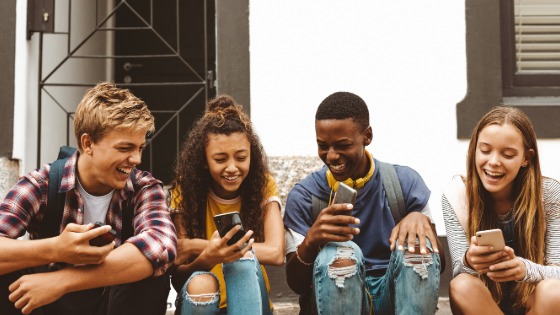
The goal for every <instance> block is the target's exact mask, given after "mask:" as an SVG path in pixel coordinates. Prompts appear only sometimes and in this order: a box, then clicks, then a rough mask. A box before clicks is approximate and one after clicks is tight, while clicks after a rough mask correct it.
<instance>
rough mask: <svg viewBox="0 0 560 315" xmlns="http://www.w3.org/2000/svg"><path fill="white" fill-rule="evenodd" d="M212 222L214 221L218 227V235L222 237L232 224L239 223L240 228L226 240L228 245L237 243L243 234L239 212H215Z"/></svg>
mask: <svg viewBox="0 0 560 315" xmlns="http://www.w3.org/2000/svg"><path fill="white" fill-rule="evenodd" d="M214 223H216V229H218V233H220V237H224V236H225V235H226V234H227V232H229V230H231V229H232V228H233V227H234V226H236V225H241V229H240V230H239V231H237V233H235V235H233V237H232V238H231V239H230V240H229V241H228V242H227V244H228V245H230V246H231V245H233V244H235V243H237V241H239V240H240V239H241V238H242V237H243V236H244V235H245V230H244V229H243V223H241V217H240V216H239V212H228V213H223V214H217V215H215V216H214Z"/></svg>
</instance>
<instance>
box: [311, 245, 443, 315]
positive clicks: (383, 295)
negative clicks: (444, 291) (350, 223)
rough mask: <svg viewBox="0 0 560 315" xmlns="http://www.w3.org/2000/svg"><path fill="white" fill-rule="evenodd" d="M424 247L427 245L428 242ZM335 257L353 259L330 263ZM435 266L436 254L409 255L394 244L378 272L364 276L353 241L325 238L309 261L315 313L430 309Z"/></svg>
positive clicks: (434, 301) (437, 265) (434, 291)
mask: <svg viewBox="0 0 560 315" xmlns="http://www.w3.org/2000/svg"><path fill="white" fill-rule="evenodd" d="M428 247H429V248H430V249H431V244H428ZM404 248H407V246H406V244H405V246H404ZM339 258H347V259H350V260H353V261H354V262H355V263H356V264H355V265H352V266H350V267H342V268H340V267H332V266H331V265H332V264H333V262H334V261H335V260H337V259H339ZM439 269H440V261H439V255H437V254H426V255H414V254H413V255H411V254H409V253H408V252H403V251H398V250H395V251H393V252H392V253H391V258H390V261H389V266H388V267H387V270H386V272H385V274H384V275H380V276H368V275H367V273H366V271H365V267H364V263H363V256H362V251H361V250H360V248H359V247H358V245H356V244H355V243H354V242H344V243H329V244H327V245H325V246H324V247H323V248H322V249H321V251H320V253H319V255H318V256H317V258H316V260H315V264H314V267H313V287H314V290H315V299H316V304H317V313H318V314H320V315H327V314H434V313H435V312H436V307H437V301H438V293H439V276H440V274H439Z"/></svg>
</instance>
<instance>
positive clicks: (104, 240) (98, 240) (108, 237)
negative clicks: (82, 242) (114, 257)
mask: <svg viewBox="0 0 560 315" xmlns="http://www.w3.org/2000/svg"><path fill="white" fill-rule="evenodd" d="M93 225H94V227H93V228H94V229H95V228H98V227H102V226H104V225H106V224H105V223H103V222H99V221H97V222H95V223H94V224H93ZM116 236H117V231H115V230H113V229H111V230H109V232H107V233H105V234H101V235H99V236H96V237H94V238H92V239H91V240H89V245H91V246H105V245H107V244H109V243H111V242H112V241H113V240H114V239H115V237H116Z"/></svg>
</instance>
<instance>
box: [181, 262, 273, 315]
mask: <svg viewBox="0 0 560 315" xmlns="http://www.w3.org/2000/svg"><path fill="white" fill-rule="evenodd" d="M222 269H223V272H224V279H225V282H226V293H227V310H220V309H219V308H218V306H219V303H220V292H219V291H218V292H216V293H215V294H211V295H210V296H212V297H213V298H212V299H211V300H210V301H207V302H197V301H196V300H195V299H193V297H191V296H188V295H187V294H186V287H187V284H188V283H189V281H190V280H191V279H192V277H194V276H196V275H198V274H201V273H208V272H195V273H194V274H193V275H191V277H190V278H189V280H187V282H186V283H185V285H184V286H183V289H182V290H181V294H180V296H179V297H178V298H180V299H181V303H180V304H181V305H180V307H181V314H182V315H184V314H233V315H245V314H247V315H260V314H266V315H271V314H272V312H271V310H270V305H269V300H268V293H267V290H266V286H265V283H264V278H263V274H262V272H261V268H260V265H259V262H258V261H257V259H256V257H254V258H242V259H240V260H237V261H234V262H231V263H226V264H223V268H222ZM210 274H212V275H214V274H213V273H210ZM216 281H217V280H216Z"/></svg>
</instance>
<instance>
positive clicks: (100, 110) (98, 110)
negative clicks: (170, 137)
mask: <svg viewBox="0 0 560 315" xmlns="http://www.w3.org/2000/svg"><path fill="white" fill-rule="evenodd" d="M115 129H131V130H133V131H134V132H147V133H152V132H154V130H155V126H154V116H152V114H151V113H150V110H149V109H148V106H146V103H144V101H142V100H141V99H139V98H137V97H136V96H134V94H132V92H130V91H129V90H128V89H121V88H118V87H117V86H116V85H115V84H113V83H108V82H102V83H99V84H97V85H96V86H94V87H93V88H91V89H89V90H87V91H86V93H85V94H84V97H83V98H82V100H81V101H80V104H79V105H78V108H77V109H76V114H75V116H74V134H75V136H76V140H77V142H78V149H79V150H80V152H81V151H82V144H81V141H80V138H81V137H82V135H83V134H85V133H87V134H88V135H89V136H90V137H91V139H92V141H93V142H94V143H95V142H98V141H99V140H101V139H102V138H103V137H104V136H105V135H106V134H107V133H109V132H111V131H112V130H115Z"/></svg>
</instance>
